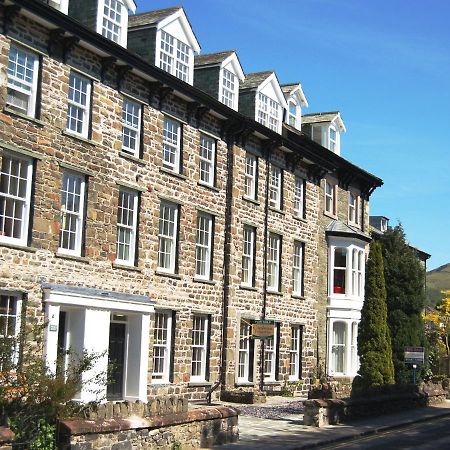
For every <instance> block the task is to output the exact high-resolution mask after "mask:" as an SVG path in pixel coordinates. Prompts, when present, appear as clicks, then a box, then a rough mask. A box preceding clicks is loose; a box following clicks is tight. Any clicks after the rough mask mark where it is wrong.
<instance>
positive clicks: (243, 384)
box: [234, 381, 255, 387]
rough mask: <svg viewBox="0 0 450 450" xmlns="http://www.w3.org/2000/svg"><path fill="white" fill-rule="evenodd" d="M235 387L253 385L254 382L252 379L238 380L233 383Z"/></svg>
mask: <svg viewBox="0 0 450 450" xmlns="http://www.w3.org/2000/svg"><path fill="white" fill-rule="evenodd" d="M234 385H235V386H236V387H254V386H255V383H254V382H253V381H238V382H237V383H234Z"/></svg>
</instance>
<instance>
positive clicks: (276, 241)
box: [266, 233, 281, 292]
mask: <svg viewBox="0 0 450 450" xmlns="http://www.w3.org/2000/svg"><path fill="white" fill-rule="evenodd" d="M280 261H281V236H280V235H279V234H276V233H269V236H268V242H267V269H266V270H267V290H268V291H271V292H279V290H280Z"/></svg>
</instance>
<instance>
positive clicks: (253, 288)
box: [239, 284, 258, 292]
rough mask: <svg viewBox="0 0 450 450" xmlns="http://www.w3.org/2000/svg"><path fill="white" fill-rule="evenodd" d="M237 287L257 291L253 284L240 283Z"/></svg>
mask: <svg viewBox="0 0 450 450" xmlns="http://www.w3.org/2000/svg"><path fill="white" fill-rule="evenodd" d="M239 288H240V289H244V290H245V291H254V292H257V291H258V288H256V287H255V286H246V285H245V284H240V285H239Z"/></svg>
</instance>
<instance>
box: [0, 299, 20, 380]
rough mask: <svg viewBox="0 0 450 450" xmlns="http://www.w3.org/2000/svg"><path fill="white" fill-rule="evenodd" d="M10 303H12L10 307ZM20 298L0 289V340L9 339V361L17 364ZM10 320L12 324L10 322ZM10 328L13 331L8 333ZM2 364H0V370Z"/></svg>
mask: <svg viewBox="0 0 450 450" xmlns="http://www.w3.org/2000/svg"><path fill="white" fill-rule="evenodd" d="M11 303H13V305H12V307H11ZM21 312H22V298H21V297H20V296H19V295H18V294H15V293H12V292H8V291H1V290H0V317H2V318H3V320H2V322H3V324H4V326H5V327H4V328H0V340H4V339H11V343H12V346H11V357H12V360H11V363H12V365H15V364H17V361H18V357H19V342H18V340H17V338H18V336H19V333H20V327H21ZM11 322H12V325H11V324H10V323H11ZM11 328H13V332H12V333H10V331H11ZM1 370H2V366H1V365H0V371H1Z"/></svg>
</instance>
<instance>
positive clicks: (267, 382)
mask: <svg viewBox="0 0 450 450" xmlns="http://www.w3.org/2000/svg"><path fill="white" fill-rule="evenodd" d="M264 386H281V381H277V380H264Z"/></svg>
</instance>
